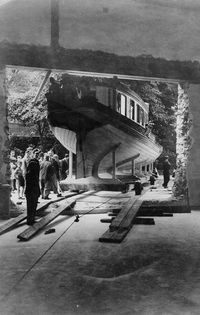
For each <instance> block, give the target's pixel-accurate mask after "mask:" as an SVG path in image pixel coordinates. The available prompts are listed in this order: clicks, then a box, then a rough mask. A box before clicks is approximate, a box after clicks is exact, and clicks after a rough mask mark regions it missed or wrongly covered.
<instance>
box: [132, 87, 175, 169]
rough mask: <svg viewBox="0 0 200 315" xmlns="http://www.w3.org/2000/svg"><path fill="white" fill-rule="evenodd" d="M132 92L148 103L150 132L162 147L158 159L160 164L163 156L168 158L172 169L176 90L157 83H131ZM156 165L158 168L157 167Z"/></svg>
mask: <svg viewBox="0 0 200 315" xmlns="http://www.w3.org/2000/svg"><path fill="white" fill-rule="evenodd" d="M133 88H134V90H135V91H136V92H137V93H138V94H139V95H140V96H141V98H142V99H143V100H144V101H145V102H147V103H149V119H150V122H151V123H152V132H153V133H154V134H155V135H156V139H157V141H158V142H159V143H160V144H161V145H162V146H163V153H162V155H161V156H160V158H159V159H158V162H159V164H161V162H162V160H163V157H164V156H165V155H168V156H169V159H170V162H171V164H172V168H175V166H176V115H175V110H176V104H177V97H178V95H177V88H176V86H174V85H170V84H167V83H157V82H150V83H149V82H141V81H137V82H134V83H133ZM159 164H158V166H159Z"/></svg>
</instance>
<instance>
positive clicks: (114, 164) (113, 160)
mask: <svg viewBox="0 0 200 315" xmlns="http://www.w3.org/2000/svg"><path fill="white" fill-rule="evenodd" d="M112 167H113V173H112V178H113V179H115V178H116V157H115V150H113V151H112Z"/></svg>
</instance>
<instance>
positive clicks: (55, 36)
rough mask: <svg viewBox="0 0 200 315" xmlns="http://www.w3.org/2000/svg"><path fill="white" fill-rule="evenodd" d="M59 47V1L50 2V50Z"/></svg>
mask: <svg viewBox="0 0 200 315" xmlns="http://www.w3.org/2000/svg"><path fill="white" fill-rule="evenodd" d="M58 47H59V0H51V48H52V49H56V48H58Z"/></svg>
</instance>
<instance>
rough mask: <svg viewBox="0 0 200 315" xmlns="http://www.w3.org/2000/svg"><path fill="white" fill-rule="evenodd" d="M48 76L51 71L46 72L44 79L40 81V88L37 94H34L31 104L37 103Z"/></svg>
mask: <svg viewBox="0 0 200 315" xmlns="http://www.w3.org/2000/svg"><path fill="white" fill-rule="evenodd" d="M50 74H51V70H47V72H46V75H45V77H44V79H43V80H42V83H41V85H40V87H39V89H38V92H37V94H36V96H35V98H34V100H33V103H36V102H37V100H38V98H39V96H40V93H41V92H42V90H43V88H44V86H45V84H46V82H47V80H48V78H49V76H50Z"/></svg>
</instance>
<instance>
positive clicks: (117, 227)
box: [99, 195, 143, 243]
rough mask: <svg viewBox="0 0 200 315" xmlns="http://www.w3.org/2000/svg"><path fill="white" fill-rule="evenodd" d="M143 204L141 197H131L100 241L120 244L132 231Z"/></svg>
mask: <svg viewBox="0 0 200 315" xmlns="http://www.w3.org/2000/svg"><path fill="white" fill-rule="evenodd" d="M142 202H143V200H142V196H141V195H140V196H133V197H131V198H130V199H129V200H128V201H127V202H126V203H125V205H124V207H123V209H122V210H121V211H120V212H119V214H118V215H117V216H116V218H115V219H114V220H112V222H111V224H110V226H109V230H107V231H106V232H105V233H104V234H103V235H102V236H101V237H100V238H99V241H100V242H113V243H120V242H121V241H122V240H123V239H124V238H125V236H126V235H127V233H128V232H129V230H130V229H131V227H132V225H133V223H134V219H136V216H137V213H138V211H139V209H140V207H141V205H142Z"/></svg>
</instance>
